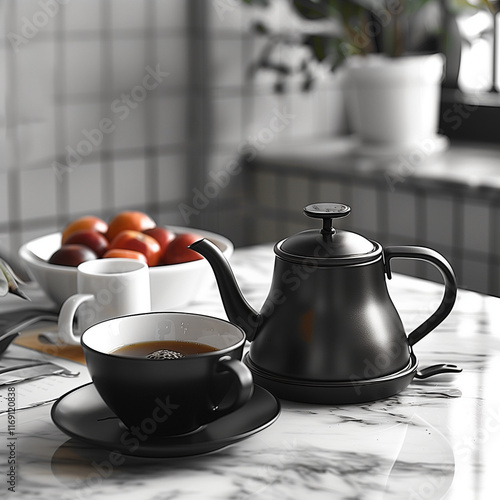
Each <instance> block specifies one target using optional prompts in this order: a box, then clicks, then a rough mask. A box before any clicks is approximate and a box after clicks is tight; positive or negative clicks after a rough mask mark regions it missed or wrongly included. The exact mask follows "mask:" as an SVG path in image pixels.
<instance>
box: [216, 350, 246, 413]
mask: <svg viewBox="0 0 500 500" xmlns="http://www.w3.org/2000/svg"><path fill="white" fill-rule="evenodd" d="M217 372H218V373H220V372H229V373H231V374H232V375H233V378H234V380H235V381H236V397H235V398H234V400H233V401H231V402H229V403H228V404H226V405H224V406H218V407H216V408H214V409H213V412H212V418H211V419H212V420H215V419H216V418H219V417H222V416H223V415H227V414H228V413H231V412H233V411H235V410H237V409H238V408H241V407H242V406H243V405H244V404H245V403H246V402H247V401H248V400H249V399H250V398H251V397H252V394H253V377H252V373H251V372H250V370H249V369H248V368H247V367H246V366H245V365H244V364H243V363H242V362H241V361H239V360H238V359H233V358H231V357H230V356H223V357H222V358H220V359H219V363H218V367H217Z"/></svg>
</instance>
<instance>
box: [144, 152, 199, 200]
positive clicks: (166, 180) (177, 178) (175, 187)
mask: <svg viewBox="0 0 500 500" xmlns="http://www.w3.org/2000/svg"><path fill="white" fill-rule="evenodd" d="M192 187H193V186H191V183H190V180H189V176H188V169H187V164H186V158H185V156H184V155H183V154H171V155H162V156H159V157H158V182H157V186H156V188H157V191H156V192H155V194H154V198H153V199H154V201H156V202H159V203H161V202H162V201H165V200H170V201H174V202H180V201H182V200H187V203H188V204H190V203H191V198H192V196H193V192H192V190H191V189H192Z"/></svg>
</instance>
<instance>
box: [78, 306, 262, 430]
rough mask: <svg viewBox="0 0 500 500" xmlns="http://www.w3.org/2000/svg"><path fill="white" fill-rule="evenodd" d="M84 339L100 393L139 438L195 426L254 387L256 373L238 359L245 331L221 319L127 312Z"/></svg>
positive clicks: (228, 408) (241, 399) (232, 407)
mask: <svg viewBox="0 0 500 500" xmlns="http://www.w3.org/2000/svg"><path fill="white" fill-rule="evenodd" d="M81 343H82V346H83V350H84V353H85V359H86V362H87V367H88V369H89V372H90V375H91V377H92V380H93V382H94V385H95V387H96V389H97V391H98V392H99V394H100V395H101V397H102V399H103V400H104V402H105V403H106V404H107V405H108V406H109V408H110V409H111V410H112V411H113V412H114V413H115V414H116V415H117V417H119V418H120V419H121V420H122V422H123V423H124V424H125V425H126V426H127V427H128V429H129V431H130V433H131V434H132V435H135V436H136V438H139V439H141V437H140V436H143V437H144V436H145V437H148V436H150V435H179V434H185V433H188V432H191V431H194V430H196V429H198V428H199V427H201V426H203V425H204V424H208V423H209V422H211V421H213V420H215V419H217V418H219V417H221V416H223V415H226V414H228V413H230V412H233V411H234V410H236V409H238V408H240V407H241V406H242V405H243V404H245V403H246V402H247V401H248V400H249V399H250V397H251V396H252V393H253V382H252V375H251V373H250V371H249V370H248V369H247V368H246V366H245V365H244V364H243V363H241V357H242V354H243V347H244V345H245V334H244V332H243V331H242V330H241V329H240V328H238V327H237V326H235V325H232V324H231V323H228V322H227V321H224V320H221V319H217V318H212V317H210V316H203V315H198V314H188V313H145V314H136V315H130V316H123V317H119V318H113V319H110V320H107V321H103V322H101V323H98V324H96V325H94V326H92V327H90V328H89V329H88V330H86V331H85V332H84V333H83V335H82V339H81ZM183 351H184V352H183ZM148 356H149V357H148ZM151 358H153V359H151ZM156 358H163V359H156ZM164 358H166V359H164ZM169 358H174V359H169Z"/></svg>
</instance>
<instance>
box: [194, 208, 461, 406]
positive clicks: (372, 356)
mask: <svg viewBox="0 0 500 500" xmlns="http://www.w3.org/2000/svg"><path fill="white" fill-rule="evenodd" d="M350 210H351V209H350V207H348V206H347V205H344V204H340V203H315V204H312V205H308V206H307V207H306V208H304V213H305V214H306V215H307V216H309V217H314V218H320V219H322V220H323V224H322V226H323V227H322V228H321V229H317V230H316V229H312V230H306V231H302V232H300V233H298V234H295V235H293V236H291V237H289V238H286V239H284V240H282V241H280V242H278V243H277V244H276V245H275V247H274V252H275V255H276V257H275V266H274V274H273V279H272V284H271V289H270V292H269V295H268V297H267V299H266V301H265V303H264V305H263V307H262V310H261V312H260V313H257V312H256V311H255V310H254V309H253V308H252V307H251V306H250V305H249V304H248V303H247V301H246V300H245V299H244V297H243V296H242V295H241V291H240V289H239V287H238V285H237V283H236V281H235V279H234V275H233V273H232V271H231V269H230V267H229V264H228V262H227V260H226V259H225V257H224V256H223V255H222V253H221V252H220V251H219V249H218V248H217V247H216V246H215V245H213V244H212V243H211V242H210V241H207V240H199V241H197V242H195V243H193V244H192V245H191V246H190V248H191V249H193V250H195V251H197V252H199V253H200V254H201V255H203V256H204V257H205V258H206V259H207V260H208V262H209V263H210V265H211V266H212V268H213V270H214V274H215V277H216V280H217V283H218V286H219V290H220V293H221V297H222V301H223V304H224V307H225V310H226V313H227V315H228V318H229V320H230V321H231V322H233V323H235V324H236V325H238V326H240V327H241V328H242V329H243V330H244V331H245V332H246V334H247V338H248V340H249V341H251V342H252V344H251V346H250V351H249V354H248V355H247V356H246V357H245V360H244V361H245V363H246V364H247V365H248V366H249V368H250V369H251V371H252V373H253V375H254V380H255V381H256V382H257V383H259V384H260V385H263V386H264V387H266V388H268V389H270V390H271V391H272V392H273V393H274V394H275V395H276V396H278V397H282V398H285V399H291V400H298V401H306V402H314V403H335V404H340V403H351V402H361V401H368V400H373V399H379V398H382V397H386V396H389V395H392V394H395V393H397V392H399V391H400V390H401V389H403V388H404V387H406V386H407V385H408V384H409V383H410V382H411V380H412V379H413V377H419V378H425V377H427V376H430V375H434V374H436V373H443V372H449V371H460V369H459V368H457V367H456V366H454V365H439V366H433V367H429V368H427V369H425V370H422V371H421V372H419V371H418V370H417V364H418V363H417V360H416V357H415V355H414V353H413V349H412V347H413V345H415V344H416V343H417V342H418V341H419V340H421V339H422V338H423V337H424V336H425V335H427V334H428V333H429V332H431V331H432V330H433V329H434V328H436V326H437V325H439V324H440V323H441V322H442V321H443V320H444V319H445V318H446V317H447V316H448V314H449V313H450V311H451V310H452V308H453V305H454V303H455V299H456V294H457V285H456V280H455V276H454V273H453V270H452V268H451V266H450V264H449V263H448V261H447V260H446V259H445V258H444V257H443V256H442V255H441V254H439V253H438V252H436V251H434V250H431V249H429V248H424V247H416V246H391V247H387V248H382V246H381V245H380V244H379V243H377V242H375V241H371V240H368V239H366V238H364V237H363V236H361V235H359V234H356V233H353V232H348V231H342V230H336V229H335V228H334V227H333V219H335V218H338V217H344V216H346V215H348V214H349V212H350ZM394 258H410V259H419V260H424V261H427V262H430V263H431V264H432V265H434V266H435V267H436V268H437V269H438V270H439V271H440V272H441V275H442V277H443V279H444V284H445V289H444V296H443V298H442V301H441V303H440V305H439V307H438V308H437V310H436V311H435V312H434V313H433V314H432V315H431V316H430V317H429V318H428V319H427V320H426V321H425V322H424V323H422V324H421V325H420V326H419V327H418V328H416V329H415V330H413V331H412V332H411V333H410V334H409V335H407V334H406V332H405V330H404V327H403V324H402V322H401V319H400V317H399V314H398V312H397V310H396V308H395V307H394V304H393V302H392V300H391V298H390V296H389V293H388V290H387V286H386V276H387V278H389V279H390V278H391V268H390V265H391V261H392V259H394Z"/></svg>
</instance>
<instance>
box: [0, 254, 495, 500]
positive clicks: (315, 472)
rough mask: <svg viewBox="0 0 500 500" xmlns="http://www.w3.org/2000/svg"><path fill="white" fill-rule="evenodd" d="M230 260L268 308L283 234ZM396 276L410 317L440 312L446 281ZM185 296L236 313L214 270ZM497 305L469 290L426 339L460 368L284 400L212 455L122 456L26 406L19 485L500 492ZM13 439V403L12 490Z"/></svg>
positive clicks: (196, 494) (1, 445)
mask: <svg viewBox="0 0 500 500" xmlns="http://www.w3.org/2000/svg"><path fill="white" fill-rule="evenodd" d="M232 265H233V268H234V271H235V275H236V278H237V280H238V282H239V283H240V285H241V287H242V289H243V291H244V294H245V295H246V297H247V299H248V300H249V302H250V303H251V304H252V305H253V306H254V307H255V308H256V309H259V308H260V305H261V304H262V303H263V301H264V299H265V297H266V294H267V291H268V287H269V284H270V279H271V275H272V268H273V252H272V247H271V246H262V247H254V248H248V249H240V250H237V251H236V252H235V254H234V256H233V258H232ZM389 288H390V291H391V296H392V297H393V300H394V302H395V304H396V306H397V307H398V309H399V311H400V314H401V316H402V317H403V321H404V322H405V325H406V326H407V328H408V331H410V330H411V329H413V328H414V327H416V326H417V325H418V324H419V323H420V322H421V321H422V320H423V319H425V317H426V316H428V315H429V314H430V313H431V312H432V310H433V308H434V307H435V306H436V305H437V304H438V303H439V300H440V297H441V293H442V288H441V287H440V286H439V285H436V284H434V283H428V282H425V281H421V280H417V279H413V278H407V277H402V276H395V277H394V279H393V280H392V281H391V282H390V284H389ZM1 307H2V304H0V308H1ZM181 309H182V310H189V311H193V312H199V313H203V314H211V315H215V316H219V317H222V318H225V313H224V310H223V308H222V303H221V301H220V297H219V294H218V291H217V287H216V285H215V283H214V286H213V287H212V288H211V289H210V290H209V291H208V292H207V293H206V295H205V296H203V297H201V298H199V299H198V300H197V301H196V302H195V303H193V304H190V305H189V306H186V307H184V308H181ZM499 315H500V301H499V300H498V299H493V298H491V297H486V296H482V295H479V294H475V293H471V292H466V291H460V292H459V299H458V301H457V305H456V308H455V309H454V311H453V312H452V314H451V315H450V317H449V318H448V319H447V320H446V321H445V322H444V323H443V324H442V325H440V326H439V327H438V328H437V330H436V331H435V332H432V333H431V334H429V336H428V337H426V338H425V339H423V340H422V341H421V342H419V343H418V344H417V345H416V346H415V353H416V355H417V357H418V359H419V365H420V367H424V366H428V365H432V364H436V363H445V362H447V363H455V364H458V365H460V366H461V367H462V368H463V372H462V373H460V374H456V375H455V374H454V375H441V376H438V377H434V378H430V379H427V380H414V381H413V382H412V383H411V384H410V385H409V386H408V387H407V388H406V389H405V390H404V391H402V392H401V393H399V394H397V395H395V396H392V397H390V398H387V399H385V400H381V401H375V402H372V403H364V404H360V405H343V406H334V405H309V404H302V403H296V402H290V401H282V413H281V415H280V417H279V419H278V420H277V421H276V422H275V423H274V424H273V425H272V426H270V427H269V428H267V429H265V430H263V431H262V432H260V433H258V434H256V435H254V436H252V437H250V438H249V439H247V440H244V441H241V442H239V443H237V444H234V445H231V446H229V447H227V448H224V449H222V450H219V451H217V452H213V453H210V454H207V455H204V456H198V457H188V458H182V459H160V460H153V459H145V458H134V457H129V456H120V457H119V462H120V463H116V462H115V461H114V459H116V458H117V457H113V456H112V455H111V453H110V452H109V451H106V450H102V449H97V448H94V447H92V446H89V445H86V444H84V443H82V442H79V441H77V440H75V439H71V438H69V437H68V436H66V435H65V434H63V433H62V432H61V431H59V430H58V429H57V428H56V427H55V425H54V424H53V423H52V421H51V418H50V408H51V405H50V404H49V405H45V406H41V407H37V408H31V409H25V410H20V411H19V412H18V413H17V414H16V444H15V453H16V463H17V464H18V467H17V469H16V478H15V483H16V485H15V491H16V493H17V494H18V498H30V499H36V498H41V499H53V498H58V499H60V500H66V499H67V500H70V499H71V500H77V499H86V498H88V499H97V500H99V499H104V498H106V499H110V498H119V499H120V500H128V499H134V500H135V499H137V498H141V499H144V500H156V499H158V500H159V499H162V500H164V499H172V500H177V499H200V498H203V499H235V500H236V499H238V500H240V499H241V500H243V499H277V498H279V499H298V498H307V499H308V500H309V499H325V498H331V499H339V500H353V499H361V500H365V499H366V500H377V499H384V500H386V499H387V500H402V499H411V500H419V499H422V500H424V499H425V500H428V499H440V498H445V499H450V500H457V499H472V498H474V499H478V500H482V499H492V498H496V495H497V490H498V487H497V483H498V480H497V478H498V472H497V466H496V464H497V463H498V450H500V392H499V391H498V381H499V380H500V334H499V329H498V328H497V326H498V325H499V324H500V316H499ZM77 385H78V384H77ZM9 442H10V436H9V433H8V427H7V415H6V414H3V415H0V467H1V468H2V469H1V470H0V472H1V477H2V478H3V479H2V482H1V484H0V490H1V491H2V498H4V492H6V493H9V491H8V486H9V485H8V483H7V482H6V481H5V478H6V477H7V476H6V473H7V467H8V464H7V459H8V456H9V455H8V448H7V445H8V443H9ZM5 498H8V495H5ZM12 498H15V495H14V494H12Z"/></svg>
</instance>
